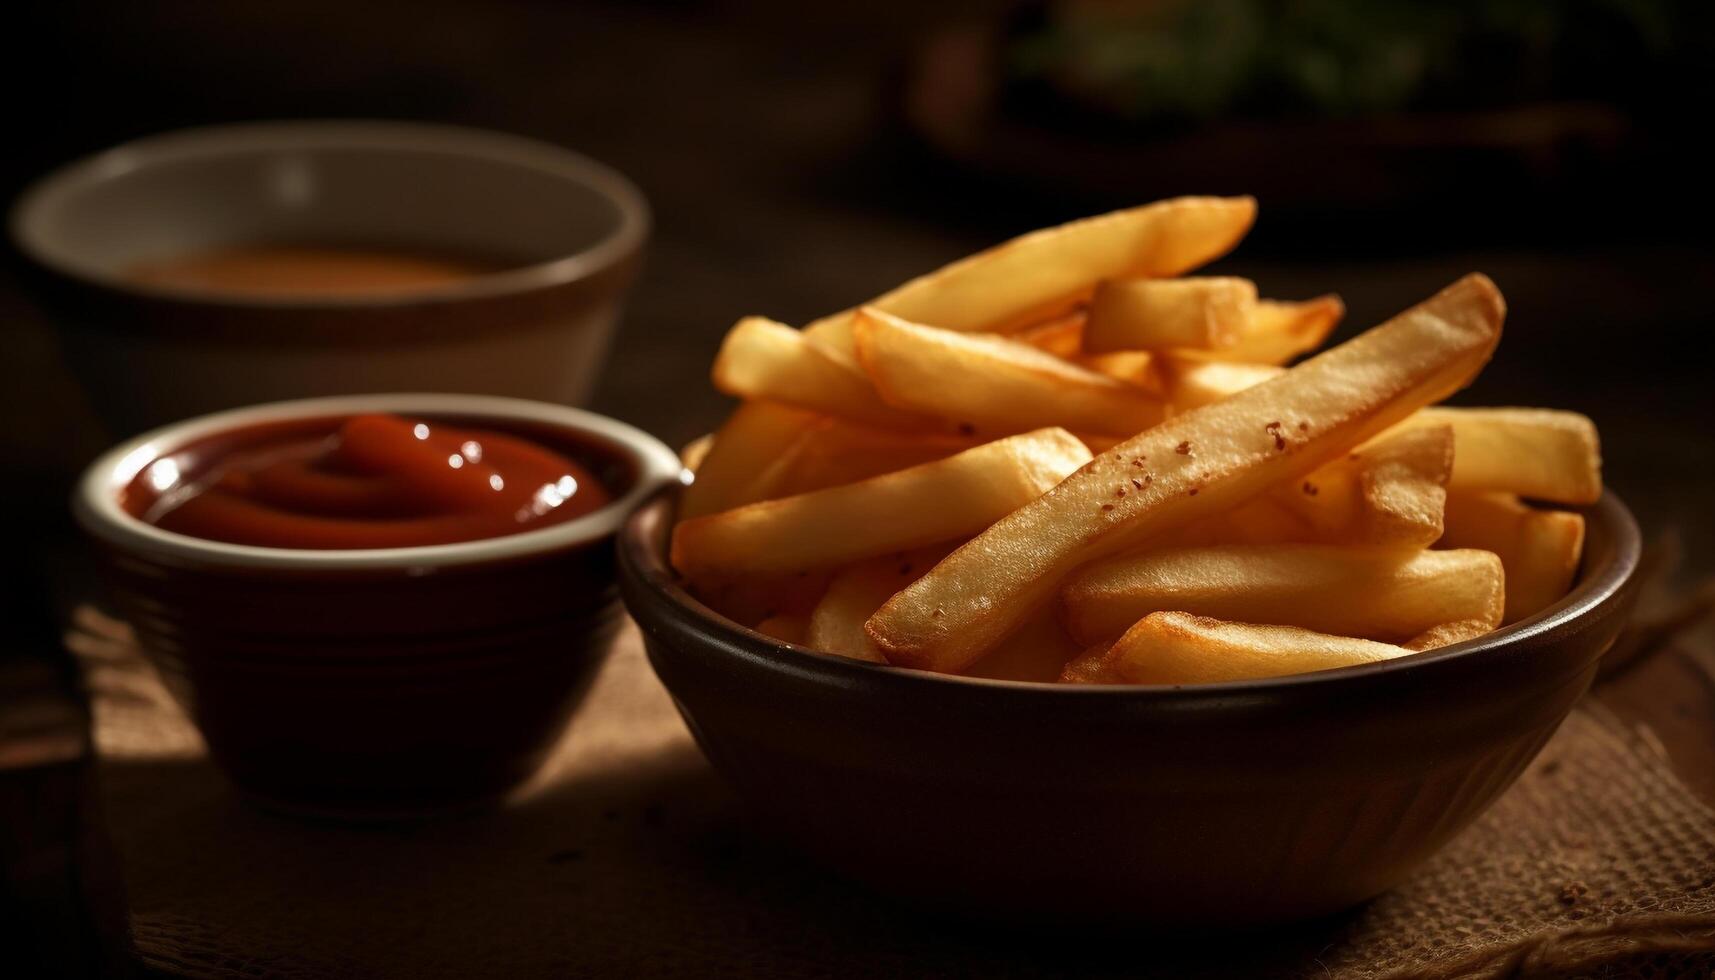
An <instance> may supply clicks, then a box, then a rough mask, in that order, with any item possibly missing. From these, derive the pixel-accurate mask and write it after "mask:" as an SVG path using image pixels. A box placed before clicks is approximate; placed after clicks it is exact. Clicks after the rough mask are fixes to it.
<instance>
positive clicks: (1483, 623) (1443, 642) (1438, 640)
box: [1400, 619, 1495, 653]
mask: <svg viewBox="0 0 1715 980" xmlns="http://www.w3.org/2000/svg"><path fill="white" fill-rule="evenodd" d="M1494 629H1495V627H1494V626H1492V625H1490V623H1489V622H1488V620H1486V619H1461V620H1459V621H1458V622H1453V623H1441V624H1439V625H1437V626H1431V627H1430V628H1429V629H1426V630H1424V631H1423V632H1421V633H1419V634H1417V635H1416V636H1414V637H1412V638H1411V639H1409V640H1407V641H1405V642H1404V643H1402V644H1400V645H1401V646H1403V647H1405V648H1406V649H1407V650H1410V651H1411V652H1413V653H1421V652H1422V651H1424V650H1439V649H1441V648H1442V647H1450V646H1452V645H1453V644H1455V643H1464V642H1465V641H1466V640H1474V639H1476V638H1477V637H1479V636H1482V635H1484V634H1485V633H1491V632H1493V631H1494Z"/></svg>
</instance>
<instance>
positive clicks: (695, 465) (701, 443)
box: [679, 432, 715, 473]
mask: <svg viewBox="0 0 1715 980" xmlns="http://www.w3.org/2000/svg"><path fill="white" fill-rule="evenodd" d="M714 447H715V434H714V433H713V432H710V433H706V434H704V435H700V436H698V437H696V438H695V439H692V440H691V441H690V442H687V443H685V445H684V446H682V447H680V449H679V462H680V463H682V464H683V465H684V467H685V469H688V470H690V471H691V472H692V473H695V472H697V470H698V469H700V468H702V465H703V460H705V459H708V458H709V450H711V449H713V448H714Z"/></svg>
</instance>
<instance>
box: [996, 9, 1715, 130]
mask: <svg viewBox="0 0 1715 980" xmlns="http://www.w3.org/2000/svg"><path fill="white" fill-rule="evenodd" d="M1711 6H1715V4H1711V3H1710V2H1709V0H1694V2H1678V0H1483V2H1477V3H1463V4H1453V3H1442V2H1427V0H1406V2H1376V0H1141V2H1116V0H1082V2H1062V3H1045V4H1034V5H1030V6H1028V7H1026V8H1024V11H1023V13H1022V14H1021V16H1020V17H1019V18H1018V19H1017V20H1016V22H1015V29H1014V30H1013V32H1012V34H1011V36H1010V39H1009V41H1008V43H1007V45H1006V47H1005V49H1004V70H1005V72H1006V74H1007V75H1008V77H1009V78H1010V79H1011V80H1012V81H1013V82H1015V83H1024V84H1027V85H1028V84H1038V85H1044V86H1047V87H1049V88H1051V89H1052V90H1053V91H1055V92H1056V93H1058V94H1059V95H1061V96H1064V97H1071V98H1073V99H1075V100H1077V101H1079V102H1081V103H1083V104H1085V105H1087V106H1090V107H1093V108H1096V109H1098V110H1100V111H1102V112H1105V113H1108V114H1112V115H1117V116H1120V117H1123V118H1128V119H1132V120H1136V121H1150V120H1155V121H1161V120H1201V119H1207V118H1211V117H1216V116H1229V115H1250V116H1279V115H1288V114H1310V115H1322V116H1351V115H1360V114H1366V113H1378V112H1391V111H1400V110H1429V109H1459V110H1462V109H1472V108H1483V107H1490V106H1496V105H1509V104H1520V103H1526V102H1533V101H1547V100H1557V99H1605V100H1609V101H1615V102H1626V101H1632V100H1637V99H1643V98H1648V97H1649V96H1650V95H1651V93H1652V90H1654V91H1658V92H1659V87H1661V86H1677V85H1684V84H1687V83H1688V82H1692V81H1703V82H1706V81H1707V76H1708V74H1709V62H1708V58H1709V57H1710V54H1711V50H1712V46H1711V44H1710V38H1709V36H1708V35H1709V32H1708V31H1707V30H1706V28H1707V27H1709V20H1710V18H1709V16H1708V9H1709V8H1710V7H1711Z"/></svg>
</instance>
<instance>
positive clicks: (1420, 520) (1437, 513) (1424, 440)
mask: <svg viewBox="0 0 1715 980" xmlns="http://www.w3.org/2000/svg"><path fill="white" fill-rule="evenodd" d="M1454 454H1455V446H1454V441H1453V430H1452V429H1451V428H1450V427H1448V426H1431V427H1425V428H1395V429H1393V430H1392V431H1389V432H1386V433H1384V434H1383V435H1381V436H1379V437H1378V438H1376V439H1373V440H1371V441H1370V442H1369V443H1367V444H1365V445H1363V446H1360V447H1359V448H1358V449H1357V450H1355V451H1353V452H1352V453H1350V454H1349V455H1347V456H1346V457H1345V458H1343V459H1338V460H1335V461H1334V462H1332V463H1329V464H1327V465H1325V466H1322V467H1320V468H1318V469H1317V470H1315V471H1314V472H1312V473H1310V474H1309V475H1307V476H1305V477H1304V479H1303V480H1300V481H1297V482H1295V483H1291V484H1286V485H1283V486H1279V487H1276V488H1275V489H1274V491H1273V492H1272V496H1273V497H1274V499H1276V500H1278V501H1279V502H1281V503H1282V504H1285V505H1286V506H1287V507H1289V508H1291V509H1292V510H1293V511H1294V512H1296V513H1297V514H1298V515H1299V516H1300V517H1302V518H1303V519H1304V520H1305V521H1307V522H1309V524H1310V525H1311V526H1312V527H1314V528H1315V529H1316V532H1317V533H1316V535H1315V537H1316V539H1317V540H1320V541H1330V542H1339V543H1343V544H1354V545H1360V546H1373V547H1382V548H1426V547H1428V546H1429V545H1431V544H1433V543H1435V541H1436V540H1438V539H1439V538H1440V537H1441V529H1442V513H1443V511H1444V509H1445V505H1446V500H1447V491H1446V483H1447V478H1448V474H1449V473H1450V472H1451V470H1452V468H1453V459H1454Z"/></svg>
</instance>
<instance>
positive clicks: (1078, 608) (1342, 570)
mask: <svg viewBox="0 0 1715 980" xmlns="http://www.w3.org/2000/svg"><path fill="white" fill-rule="evenodd" d="M1504 596H1505V587H1504V583H1503V579H1502V574H1501V562H1500V559H1498V558H1496V557H1495V556H1494V555H1492V554H1490V553H1488V552H1486V551H1418V552H1412V553H1402V552H1394V551H1379V550H1371V549H1357V548H1347V547H1339V546H1334V545H1265V546H1225V547H1213V548H1186V549H1172V550H1165V551H1150V552H1146V553H1144V554H1140V555H1135V556H1128V557H1123V558H1114V559H1110V560H1108V561H1104V562H1097V563H1095V564H1092V565H1089V566H1086V567H1085V568H1084V569H1083V570H1082V571H1080V572H1079V573H1078V574H1077V575H1075V576H1073V577H1072V579H1071V580H1070V581H1069V582H1067V583H1066V586H1065V588H1064V589H1062V590H1061V594H1060V598H1061V604H1062V607H1063V609H1064V614H1065V615H1064V619H1065V624H1066V629H1067V631H1068V632H1069V633H1070V634H1071V635H1072V638H1073V639H1075V640H1077V641H1079V642H1081V643H1086V644H1088V643H1095V642H1097V641H1100V640H1108V639H1112V638H1114V637H1116V636H1118V635H1120V634H1121V633H1123V632H1125V630H1126V629H1127V628H1128V627H1130V626H1131V625H1132V624H1133V623H1135V622H1137V621H1138V620H1139V619H1142V618H1143V617H1144V616H1147V615H1149V614H1150V613H1154V612H1173V611H1179V612H1187V613H1192V614H1194V615H1198V616H1212V617H1214V618H1216V619H1227V620H1236V621H1239V622H1246V623H1273V624H1276V625H1280V626H1299V627H1303V628H1304V629H1311V630H1316V631H1318V632H1322V633H1337V634H1340V635H1342V636H1358V637H1365V638H1367V639H1372V640H1394V641H1397V640H1405V639H1408V638H1410V637H1413V636H1416V635H1417V634H1419V633H1422V632H1423V631H1425V630H1427V629H1430V628H1431V627H1434V626H1438V625H1440V624H1442V623H1446V622H1449V621H1453V620H1461V619H1473V620H1480V621H1482V622H1485V623H1487V624H1488V628H1490V629H1493V628H1494V627H1495V626H1497V625H1499V624H1500V621H1501V606H1502V603H1503V601H1504Z"/></svg>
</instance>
